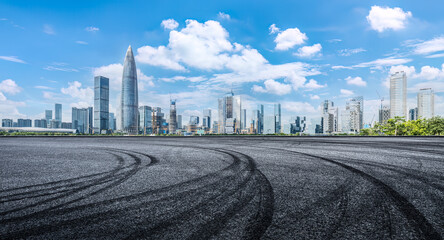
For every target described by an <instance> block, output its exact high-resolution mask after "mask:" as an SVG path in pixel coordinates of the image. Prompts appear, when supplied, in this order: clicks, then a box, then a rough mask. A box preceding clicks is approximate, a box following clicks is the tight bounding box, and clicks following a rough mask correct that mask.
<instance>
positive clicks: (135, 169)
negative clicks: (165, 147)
mask: <svg viewBox="0 0 444 240" xmlns="http://www.w3.org/2000/svg"><path fill="white" fill-rule="evenodd" d="M108 150H110V149H108ZM112 151H114V152H120V153H124V154H126V155H128V156H130V157H132V158H133V160H134V161H135V162H134V163H133V164H131V165H129V166H127V167H126V168H129V167H132V168H131V169H130V170H129V171H127V172H123V173H120V174H114V175H109V176H106V177H102V178H100V179H97V180H94V181H93V182H92V183H90V184H88V185H86V186H82V187H80V188H77V189H74V190H72V192H69V193H66V194H63V195H61V196H57V197H53V198H50V199H46V200H43V201H40V202H37V203H34V204H30V205H28V206H24V207H21V208H16V209H12V210H9V212H16V211H19V210H24V209H28V208H31V207H35V206H38V205H41V204H44V203H47V202H51V201H54V200H58V199H62V198H63V197H67V196H69V195H71V194H74V193H77V192H80V191H83V190H86V189H88V188H91V187H94V186H98V185H102V184H104V183H108V182H111V183H110V184H108V185H106V186H104V187H102V188H100V189H98V190H96V191H93V192H91V193H88V194H84V195H82V196H81V197H78V198H76V199H73V200H70V201H68V202H65V203H61V204H58V205H55V206H52V207H49V208H46V209H43V210H40V211H37V212H33V213H30V214H26V215H22V216H19V217H12V218H9V219H5V220H0V223H9V222H17V221H21V220H25V219H28V218H30V217H38V216H42V215H45V214H47V211H50V210H54V209H58V208H63V207H65V206H68V205H69V204H72V203H75V202H77V201H80V200H83V199H86V198H88V197H90V196H93V195H96V194H99V193H101V192H103V191H105V190H108V189H110V188H112V187H115V186H117V185H119V184H121V183H122V182H124V181H126V180H127V179H128V178H129V177H131V176H133V175H134V174H136V173H137V172H138V171H139V170H140V165H141V159H140V158H139V157H137V156H136V155H134V154H129V153H127V152H124V151H118V150H112ZM115 156H116V157H118V158H121V157H120V156H118V155H115ZM150 159H151V158H150ZM116 172H118V171H116ZM116 172H114V173H116ZM120 175H122V177H121V178H119V177H120ZM2 214H4V212H3V213H1V215H2Z"/></svg>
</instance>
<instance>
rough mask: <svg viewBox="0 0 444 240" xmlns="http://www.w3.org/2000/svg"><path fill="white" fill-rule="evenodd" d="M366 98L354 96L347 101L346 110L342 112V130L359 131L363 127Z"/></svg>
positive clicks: (346, 131)
mask: <svg viewBox="0 0 444 240" xmlns="http://www.w3.org/2000/svg"><path fill="white" fill-rule="evenodd" d="M363 111H364V98H363V97H362V96H359V97H354V98H352V99H349V101H347V103H346V106H345V110H343V111H342V112H341V127H342V132H345V133H358V132H360V131H361V129H362V128H363V117H364V114H363Z"/></svg>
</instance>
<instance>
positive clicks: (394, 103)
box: [390, 71, 407, 118]
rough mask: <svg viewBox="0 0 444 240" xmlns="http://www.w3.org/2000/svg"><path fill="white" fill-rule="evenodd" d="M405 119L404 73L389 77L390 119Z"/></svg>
mask: <svg viewBox="0 0 444 240" xmlns="http://www.w3.org/2000/svg"><path fill="white" fill-rule="evenodd" d="M396 116H398V117H405V118H406V117H407V75H406V74H405V72H404V71H401V72H396V73H394V74H392V75H391V76H390V117H391V118H394V117H396Z"/></svg>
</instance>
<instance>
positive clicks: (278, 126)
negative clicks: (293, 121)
mask: <svg viewBox="0 0 444 240" xmlns="http://www.w3.org/2000/svg"><path fill="white" fill-rule="evenodd" d="M274 116H275V117H276V130H275V132H276V133H280V132H281V127H282V126H281V124H282V118H281V104H280V103H276V104H274Z"/></svg>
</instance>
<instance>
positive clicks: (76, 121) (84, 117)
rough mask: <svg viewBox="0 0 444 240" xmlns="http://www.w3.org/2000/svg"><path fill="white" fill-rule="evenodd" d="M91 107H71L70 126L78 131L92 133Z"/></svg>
mask: <svg viewBox="0 0 444 240" xmlns="http://www.w3.org/2000/svg"><path fill="white" fill-rule="evenodd" d="M92 122H93V108H92V107H88V108H76V107H73V108H72V128H73V129H77V131H78V132H79V133H92V130H93V129H92V128H93V126H92Z"/></svg>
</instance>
